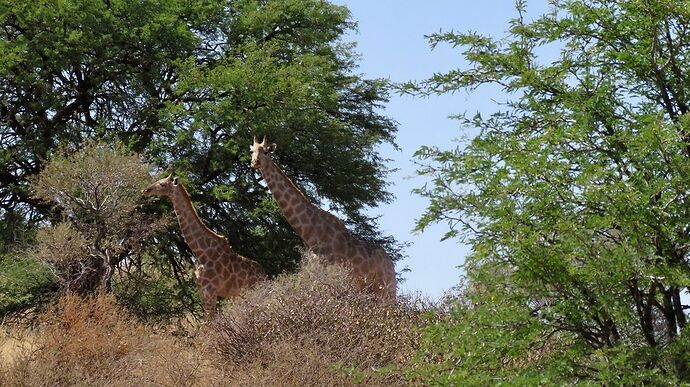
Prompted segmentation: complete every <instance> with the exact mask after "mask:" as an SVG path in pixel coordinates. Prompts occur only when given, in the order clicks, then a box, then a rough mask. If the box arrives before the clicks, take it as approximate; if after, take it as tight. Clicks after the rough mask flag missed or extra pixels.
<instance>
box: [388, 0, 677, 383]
mask: <svg viewBox="0 0 690 387" xmlns="http://www.w3.org/2000/svg"><path fill="white" fill-rule="evenodd" d="M689 5H690V4H689V3H688V2H687V1H663V0H662V1H652V2H636V1H613V0H606V1H589V0H583V1H576V0H573V1H566V2H554V3H552V10H551V12H549V13H548V14H546V15H543V16H541V17H538V18H536V19H535V20H534V21H532V22H526V21H525V19H524V17H523V16H524V11H525V3H524V2H522V1H519V2H518V3H517V10H518V16H517V17H516V18H515V19H514V20H512V21H511V24H510V28H509V30H508V33H507V36H506V37H505V38H503V39H500V40H499V39H496V38H493V37H488V36H480V35H478V34H474V33H464V34H462V33H454V32H450V33H439V34H434V35H432V36H431V37H430V41H431V43H432V45H436V44H440V43H449V44H452V45H454V46H457V47H459V48H461V49H462V52H463V55H464V57H465V59H466V60H467V62H468V66H467V68H461V69H457V70H452V71H450V72H447V73H443V74H437V75H435V76H433V77H431V78H429V79H428V80H426V81H423V82H420V83H409V84H406V85H402V86H401V89H402V90H403V91H405V92H410V93H413V94H430V93H446V92H453V91H455V90H459V89H469V90H472V89H474V88H477V87H480V86H482V85H484V84H493V85H497V86H498V87H500V88H501V89H502V91H503V92H505V93H506V94H505V95H506V96H507V99H506V100H504V101H501V102H500V104H499V105H498V106H499V109H500V110H499V111H497V112H496V113H494V114H492V115H491V116H488V117H485V116H482V115H480V114H477V115H475V116H470V115H460V116H459V117H458V118H459V119H460V120H461V121H462V122H463V124H464V126H465V127H467V128H476V129H478V131H477V133H478V134H477V135H476V136H474V137H472V138H471V139H470V140H468V141H466V142H465V143H463V144H462V145H461V146H458V147H457V148H456V149H453V150H442V149H439V148H434V147H425V148H422V149H420V150H419V152H418V153H417V155H418V156H419V157H420V158H421V159H423V160H426V162H427V165H426V166H425V167H422V168H421V169H420V173H421V174H422V175H426V176H429V177H430V178H431V179H432V183H431V184H429V185H427V186H425V187H422V188H421V189H419V190H418V193H419V194H421V195H423V196H425V197H427V198H429V200H430V204H429V206H428V208H427V211H426V213H425V214H424V215H423V216H422V218H421V219H420V221H419V223H418V228H419V229H420V230H423V229H424V228H425V227H426V226H428V225H429V224H431V223H435V222H447V223H448V225H449V231H448V234H447V235H446V237H448V238H456V237H457V238H460V239H461V240H463V241H465V242H468V243H470V244H471V245H472V247H473V252H472V254H471V255H470V256H469V257H468V258H467V261H466V263H465V268H466V270H467V273H468V277H469V286H470V289H473V288H478V289H484V288H487V289H490V288H491V287H492V286H499V285H500V289H501V292H504V293H505V294H507V295H509V296H510V297H509V298H510V299H516V298H515V297H517V299H518V300H521V301H520V302H519V303H517V304H514V303H511V304H510V305H509V306H508V307H507V309H505V310H504V311H505V312H507V311H512V313H511V314H509V315H505V314H504V313H503V311H501V308H498V309H497V310H496V312H489V311H486V310H485V308H486V306H485V304H484V303H490V302H491V300H490V299H487V297H493V294H492V293H491V292H483V291H482V292H478V293H476V294H474V295H472V297H478V298H477V299H474V298H473V302H474V303H475V304H479V305H481V306H476V305H475V306H464V307H459V309H458V310H457V311H456V314H458V315H459V316H460V321H461V322H462V321H466V320H465V319H466V318H468V317H466V316H472V318H473V319H477V320H479V321H483V320H484V319H488V318H489V317H491V316H493V318H495V321H493V322H492V323H491V324H488V327H487V328H486V329H485V330H483V329H479V330H478V331H477V334H479V335H480V336H479V337H481V341H482V342H485V345H484V346H482V345H479V344H480V343H479V342H474V341H473V340H474V339H472V338H469V337H468V336H472V335H468V333H470V332H468V331H467V328H466V327H464V326H463V324H462V323H456V322H447V323H445V324H442V325H441V327H439V329H440V330H441V331H443V330H448V332H449V333H448V334H450V335H451V336H452V335H455V338H456V340H455V341H456V342H458V344H457V346H458V347H460V348H465V349H466V350H468V351H469V350H470V349H471V348H475V349H474V351H477V352H478V354H477V355H476V356H477V357H476V358H475V357H474V356H472V355H471V354H470V355H469V356H467V358H463V359H461V360H458V366H457V369H455V373H454V374H458V373H459V374H462V375H467V376H468V377H469V378H479V379H471V380H475V381H476V383H478V384H481V383H485V382H490V380H489V379H481V377H482V376H481V375H484V376H486V377H490V376H491V375H493V377H498V378H503V380H511V379H512V378H520V377H523V376H524V375H528V371H527V370H528V369H530V367H533V366H532V365H530V366H529V367H525V369H524V370H519V372H517V371H516V372H514V373H512V374H511V373H510V372H512V371H510V370H508V371H506V370H505V369H503V368H500V367H499V366H502V365H504V363H503V361H504V360H505V357H504V355H501V356H496V354H497V353H499V354H501V353H502V351H504V350H508V349H509V347H513V348H515V349H516V350H517V351H518V352H517V353H518V359H520V361H522V362H528V361H530V362H531V360H530V359H531V358H530V352H529V351H525V350H524V349H525V348H531V347H532V345H533V343H534V342H535V338H534V337H533V335H537V337H538V338H539V339H538V340H540V341H542V342H543V345H544V346H545V347H544V348H555V349H554V351H555V354H554V355H553V356H551V358H552V359H551V360H548V361H547V360H544V362H543V363H542V364H541V366H540V367H542V368H541V370H540V372H544V375H546V376H547V377H550V376H549V375H553V377H554V378H555V379H554V380H557V381H558V380H561V381H571V382H578V381H585V383H589V382H591V383H595V384H599V383H603V384H639V383H643V382H649V383H659V382H662V381H668V382H671V383H673V382H674V381H676V382H678V381H683V382H688V381H690V380H689V379H688V375H687V371H686V370H685V369H686V368H687V361H688V357H687V354H684V353H681V352H677V351H674V350H670V349H669V348H677V347H676V346H677V345H678V344H677V343H678V342H680V341H684V340H685V339H684V338H683V335H682V334H679V332H682V331H684V330H685V328H686V325H687V314H686V308H687V307H688V305H687V304H686V302H685V301H683V299H682V298H681V294H682V293H683V292H684V291H685V290H687V288H688V285H690V266H689V265H688V254H689V252H690V233H688V224H690V196H688V194H687V193H688V192H690V167H689V166H690V163H688V160H689V159H690V127H689V126H688V123H690V121H688V117H690V115H689V114H690V111H689V109H688V105H687V96H688V95H690V82H688V79H687V77H686V75H685V71H684V70H683V69H685V68H687V67H688V65H690V63H688V62H689V61H690V58H688V57H687V55H685V54H684V53H685V52H687V51H688V49H690V46H688V41H690V40H689V38H690V35H688V31H690V29H688V27H690V13H689V12H688V9H690V8H689V7H688V6H689ZM545 47H546V48H547V49H548V50H549V51H557V52H558V55H549V56H548V57H545V56H544V55H540V54H543V53H544V52H545V51H544V48H545ZM497 278H498V279H497ZM470 293H472V292H470ZM499 298H500V297H497V299H499ZM515 307H517V308H518V310H517V311H516V310H514V309H513V308H515ZM516 319H517V320H518V321H523V323H524V324H527V325H526V326H528V327H530V328H529V330H528V332H522V331H521V330H522V329H523V323H521V324H517V325H515V322H516ZM471 321H474V320H471ZM468 324H469V323H468ZM433 335H434V333H433V332H432V333H430V336H429V339H430V340H431V343H432V344H430V345H429V348H433V347H434V345H442V344H441V343H442V340H441V339H440V338H436V337H435V336H433ZM439 337H442V336H439ZM496 346H498V348H499V349H501V350H499V351H497V350H496V348H495V347H496ZM473 359H475V360H477V361H476V362H475V361H474V360H473ZM479 359H490V360H489V361H487V362H486V363H481V362H480V361H479ZM501 359H503V360H501ZM440 364H441V369H448V367H450V366H451V365H452V364H454V363H453V361H452V360H444V359H441V360H440ZM537 364H538V363H537ZM444 367H445V368H444ZM472 367H477V368H479V369H480V370H484V371H482V372H480V373H478V374H473V373H472V370H473V369H474V368H472ZM505 372H509V373H507V374H506V373H505ZM537 374H539V372H537V371H535V373H533V375H537ZM516 380H519V379H516ZM531 382H532V383H536V382H539V381H538V380H537V379H535V380H532V381H531Z"/></svg>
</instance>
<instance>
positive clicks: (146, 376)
mask: <svg viewBox="0 0 690 387" xmlns="http://www.w3.org/2000/svg"><path fill="white" fill-rule="evenodd" d="M199 354H200V352H199V351H194V350H189V348H188V347H185V346H184V345H183V343H181V342H179V341H176V340H173V339H172V338H167V337H161V336H158V335H156V334H154V333H153V332H151V331H150V330H147V329H146V327H145V326H143V325H141V324H139V323H137V322H136V321H135V320H134V319H133V318H132V317H131V316H130V315H129V314H128V313H127V312H126V311H125V310H123V309H122V308H121V307H120V306H119V305H118V304H117V303H116V302H115V300H114V299H113V297H111V296H98V297H89V298H81V297H78V296H75V295H68V296H65V297H63V298H62V299H60V300H59V302H58V303H57V305H55V306H54V307H53V308H51V309H50V310H49V311H48V312H46V313H45V314H43V315H42V316H41V318H40V326H39V327H38V328H37V333H36V334H35V335H34V337H33V346H32V348H31V349H30V350H23V351H19V352H18V353H15V354H14V356H13V358H12V359H8V361H5V362H4V364H0V384H1V385H3V386H37V385H51V386H52V385H61V386H73V385H89V386H105V385H108V386H131V385H139V386H147V385H150V386H154V385H155V386H161V385H171V386H173V385H174V386H185V385H202V384H206V383H205V382H206V381H208V382H212V380H210V379H212V378H213V376H208V378H209V379H208V380H203V378H206V377H207V376H205V375H202V374H201V372H200V370H201V369H202V368H203V367H204V366H205V359H202V358H199ZM210 384H212V383H210Z"/></svg>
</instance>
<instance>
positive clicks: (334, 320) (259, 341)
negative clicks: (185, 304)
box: [210, 254, 425, 384]
mask: <svg viewBox="0 0 690 387" xmlns="http://www.w3.org/2000/svg"><path fill="white" fill-rule="evenodd" d="M424 321H425V320H424V318H423V316H422V312H421V311H420V309H419V308H417V307H416V306H414V305H413V303H412V302H408V301H401V302H398V303H397V304H385V303H381V302H380V301H378V300H377V299H375V298H374V297H373V296H372V295H371V294H369V293H366V292H362V291H360V290H357V289H356V288H355V287H354V286H353V285H351V283H350V281H349V280H348V278H347V271H346V270H345V269H344V268H342V267H339V266H336V265H325V264H323V263H321V262H320V261H319V259H318V258H317V257H315V256H313V255H312V254H307V255H305V257H304V259H303V264H302V268H301V270H300V271H299V272H298V273H297V274H294V275H285V276H281V277H279V278H277V279H276V280H274V281H272V282H269V283H265V284H264V285H263V286H260V287H258V288H256V289H254V290H252V291H250V292H247V293H246V294H245V296H244V297H242V298H240V299H238V300H235V302H233V303H232V304H230V305H229V306H228V307H226V309H225V310H224V313H223V314H222V315H221V316H220V317H219V318H218V319H217V320H216V321H215V322H214V323H213V326H212V328H213V329H212V331H213V333H212V338H211V340H210V345H211V347H212V349H213V350H214V351H215V352H216V353H218V354H219V355H221V357H222V358H223V359H224V361H226V362H227V363H228V364H230V365H231V366H233V367H237V368H238V369H239V368H246V367H248V366H251V365H252V364H261V366H262V367H263V369H264V372H269V373H271V372H272V373H274V375H273V376H275V377H276V379H275V381H276V382H280V381H282V382H285V379H284V378H285V377H286V375H293V376H294V380H295V382H299V381H300V378H311V376H312V375H322V374H323V373H324V372H326V373H328V374H331V375H333V376H334V377H338V375H340V376H342V375H345V374H349V377H350V379H352V378H354V379H360V378H363V379H362V380H368V381H369V382H372V381H373V379H371V378H374V377H378V376H381V375H378V376H376V372H374V370H377V369H380V368H382V367H387V366H394V365H396V364H403V363H405V362H407V361H408V360H409V359H410V358H411V357H412V356H413V355H414V352H415V350H416V348H417V344H418V340H419V334H420V333H419V332H420V329H419V328H420V327H421V326H423V325H424ZM281 348H282V350H281ZM286 348H290V350H289V351H287V350H285V349H286ZM295 358H296V359H301V360H299V362H302V363H299V362H295V361H292V360H294V359H295ZM305 359H311V369H303V370H300V369H299V368H298V369H295V368H290V369H287V368H286V367H287V364H293V365H295V366H297V367H299V366H300V364H302V365H303V366H305V367H306V364H304V360H305ZM314 367H316V368H319V367H322V368H323V369H315V368H314ZM306 368H309V367H306ZM387 368H391V369H392V368H394V367H387ZM391 372H392V371H391ZM391 372H388V373H387V374H386V375H384V376H381V377H385V378H391V377H394V376H393V375H392V374H391ZM264 376H266V375H264ZM281 377H282V379H281ZM267 378H268V379H263V382H270V381H271V380H270V377H267ZM321 382H322V383H326V384H328V381H325V380H321ZM331 382H333V383H336V384H341V383H342V382H343V380H341V379H339V377H338V379H334V380H331ZM288 384H289V383H288Z"/></svg>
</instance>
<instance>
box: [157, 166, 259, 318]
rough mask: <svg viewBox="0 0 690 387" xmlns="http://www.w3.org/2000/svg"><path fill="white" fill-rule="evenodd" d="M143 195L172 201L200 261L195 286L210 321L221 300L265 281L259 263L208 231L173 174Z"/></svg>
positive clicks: (198, 261) (189, 243) (186, 236)
mask: <svg viewBox="0 0 690 387" xmlns="http://www.w3.org/2000/svg"><path fill="white" fill-rule="evenodd" d="M143 194H144V195H147V196H152V195H156V196H167V197H168V198H170V200H171V201H172V204H173V208H174V209H175V214H176V215H177V220H178V222H179V223H180V229H181V230H182V236H183V237H184V240H185V242H186V243H187V245H188V246H189V248H190V249H191V250H192V253H194V256H195V257H196V259H197V263H196V271H195V274H196V283H197V285H198V286H199V292H200V293H201V302H202V305H203V307H204V311H205V312H206V316H207V318H208V319H209V320H211V319H213V317H214V316H215V312H216V301H217V298H218V297H223V298H230V297H233V296H237V295H239V294H240V293H241V291H242V290H243V289H245V288H249V287H252V286H254V285H255V284H256V283H258V282H260V281H263V280H265V279H266V274H265V273H264V270H263V269H262V268H261V266H260V265H259V264H258V263H257V262H256V261H253V260H251V259H249V258H246V257H243V256H241V255H239V254H237V253H236V252H235V251H234V250H233V249H232V248H231V247H230V244H229V243H228V241H227V240H226V239H225V237H224V236H222V235H219V234H216V233H215V232H213V231H211V230H210V229H209V228H208V227H206V225H205V224H204V223H203V222H202V221H201V219H200V218H199V215H198V214H197V212H196V210H195V209H194V206H193V205H192V202H191V200H190V198H189V194H188V193H187V190H186V189H185V188H184V186H183V185H182V183H180V182H179V181H178V179H177V177H173V174H172V173H171V174H170V175H169V176H168V177H166V178H164V179H161V180H159V181H157V182H155V183H153V184H151V185H150V186H148V187H147V188H146V189H144V192H143Z"/></svg>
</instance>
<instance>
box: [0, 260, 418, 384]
mask: <svg viewBox="0 0 690 387" xmlns="http://www.w3.org/2000/svg"><path fill="white" fill-rule="evenodd" d="M423 309H425V307H418V306H416V305H414V303H413V302H411V301H409V300H408V301H403V302H399V303H398V304H381V303H379V302H378V301H376V300H375V299H373V298H372V297H371V296H370V295H369V294H366V293H361V292H359V291H358V290H356V289H354V288H353V287H352V286H351V285H350V283H349V281H348V280H347V276H346V273H345V272H344V270H343V269H341V268H339V267H335V266H324V265H322V264H321V263H319V262H318V260H316V259H315V258H313V257H312V258H309V259H307V260H306V261H305V264H304V266H303V268H302V270H301V271H300V272H299V273H298V274H295V275H286V276H282V277H280V278H278V279H277V280H275V281H271V282H268V283H266V284H264V285H263V286H261V287H259V288H257V289H254V290H252V291H250V292H247V294H246V295H245V296H244V297H242V298H240V299H236V300H234V301H231V302H229V303H228V305H227V306H226V308H225V310H224V311H223V313H222V314H221V315H220V316H219V317H218V318H217V320H216V321H214V322H212V323H209V324H206V325H204V326H202V327H200V329H198V330H197V331H196V332H195V333H193V334H192V335H190V337H181V336H174V335H171V334H170V333H169V332H168V331H166V330H164V329H159V328H154V327H152V326H149V325H144V324H142V323H140V322H138V321H137V320H136V319H135V318H134V317H132V315H131V314H129V313H127V312H126V311H125V310H124V309H123V307H121V306H120V305H119V304H118V303H117V302H116V301H115V299H114V298H113V297H112V296H105V295H100V296H97V297H87V298H81V297H78V296H75V295H68V296H65V297H63V298H62V299H60V300H59V302H57V303H56V304H55V305H54V306H53V307H51V308H49V310H48V311H47V312H44V313H43V314H42V315H40V317H39V319H38V321H39V322H38V324H37V325H36V326H34V327H33V328H32V329H31V330H30V331H26V330H25V331H21V330H17V331H16V332H15V331H13V332H15V333H13V335H12V339H8V338H2V339H0V344H1V345H2V348H3V352H2V353H3V357H2V358H0V359H1V360H2V361H0V385H1V386H36V385H50V386H52V385H60V386H73V385H78V386H82V385H88V386H106V385H107V386H131V385H137V386H223V385H233V386H275V385H280V386H347V385H367V386H371V385H386V386H395V385H409V384H410V383H409V381H408V380H406V379H405V377H404V374H403V372H402V371H401V367H403V366H404V365H405V364H406V363H407V362H408V361H409V360H410V359H411V357H412V356H413V355H414V353H415V351H416V348H417V345H418V340H419V329H418V328H419V327H420V326H423V325H424V324H425V321H424V319H423V318H422V317H421V315H422V310H423ZM17 332H25V333H17ZM22 335H23V336H22ZM18 343H29V344H30V345H24V346H21V345H18Z"/></svg>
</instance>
